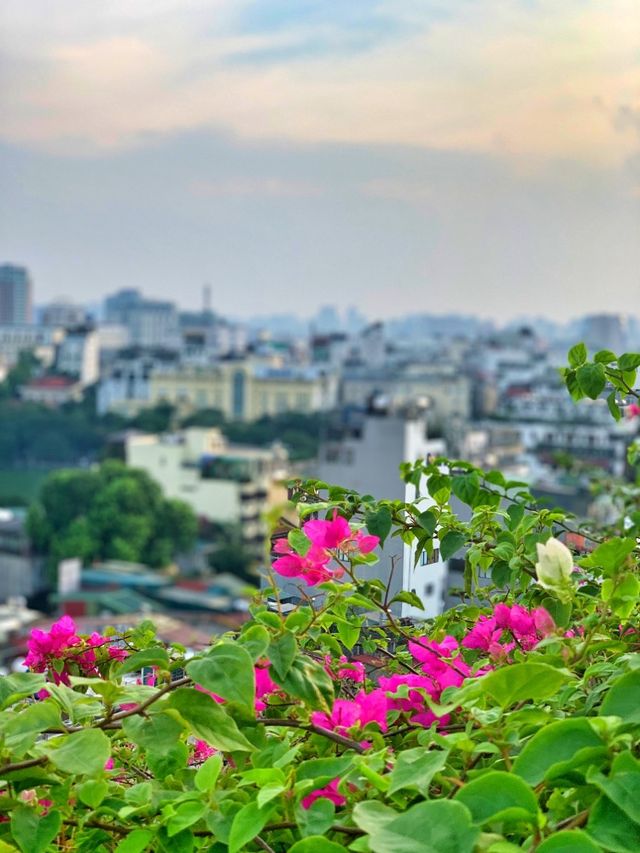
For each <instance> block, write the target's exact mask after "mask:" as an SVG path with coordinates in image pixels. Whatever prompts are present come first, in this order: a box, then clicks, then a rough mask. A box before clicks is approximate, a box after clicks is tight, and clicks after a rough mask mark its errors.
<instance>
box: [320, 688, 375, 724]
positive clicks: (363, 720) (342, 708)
mask: <svg viewBox="0 0 640 853" xmlns="http://www.w3.org/2000/svg"><path fill="white" fill-rule="evenodd" d="M388 707H389V702H388V699H387V697H386V695H385V692H384V690H379V689H378V690H372V691H371V693H365V691H364V690H361V691H360V693H358V695H357V696H356V697H355V698H354V699H336V701H335V702H334V703H333V708H332V709H331V713H330V714H325V713H324V712H323V711H314V712H313V713H312V714H311V722H312V723H313V725H314V726H317V727H318V728H321V729H328V730H329V731H333V732H338V734H344V733H345V732H346V731H347V729H351V728H353V727H354V726H359V727H360V728H364V726H366V725H367V723H377V724H378V725H379V726H380V729H381V730H382V731H383V732H385V731H386V730H387V710H388Z"/></svg>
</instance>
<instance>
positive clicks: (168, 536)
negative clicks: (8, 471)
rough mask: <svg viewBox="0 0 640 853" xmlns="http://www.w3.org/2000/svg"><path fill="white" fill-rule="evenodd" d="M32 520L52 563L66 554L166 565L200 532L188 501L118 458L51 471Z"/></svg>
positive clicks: (30, 525)
mask: <svg viewBox="0 0 640 853" xmlns="http://www.w3.org/2000/svg"><path fill="white" fill-rule="evenodd" d="M27 523H28V530H29V534H30V536H31V537H32V539H33V542H34V545H35V547H36V550H37V551H39V552H40V553H42V554H46V555H47V556H48V557H49V560H50V565H51V568H52V569H53V567H55V566H56V565H57V564H58V562H59V561H60V560H61V559H64V558H65V557H79V558H80V559H82V560H85V561H92V560H109V559H113V560H129V561H131V562H140V563H147V564H148V565H150V566H165V565H167V564H168V563H170V562H171V560H172V558H173V557H174V556H175V554H176V553H178V552H182V551H187V550H189V548H190V547H191V546H192V545H193V542H194V541H195V537H196V533H197V519H196V517H195V515H194V513H193V511H192V510H191V508H190V507H189V506H188V505H187V504H185V503H184V502H183V501H179V500H173V499H166V498H164V497H163V496H162V492H161V489H160V487H159V486H158V484H157V483H156V482H155V481H154V480H153V479H152V478H151V477H149V475H148V474H146V473H145V472H144V471H140V470H137V469H135V468H127V467H126V466H125V465H123V464H122V463H120V462H116V461H114V460H110V461H108V462H104V463H103V464H102V466H101V467H100V468H99V469H98V470H91V471H65V470H60V471H55V472H54V473H52V474H50V475H49V477H48V478H47V479H46V480H45V482H44V484H43V486H42V488H41V491H40V499H39V501H38V502H37V503H36V504H34V505H33V506H32V507H31V509H30V511H29V516H28V522H27Z"/></svg>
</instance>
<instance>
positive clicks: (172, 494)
mask: <svg viewBox="0 0 640 853" xmlns="http://www.w3.org/2000/svg"><path fill="white" fill-rule="evenodd" d="M125 459H126V462H127V464H128V465H131V466H132V467H134V468H141V469H143V470H144V471H146V472H147V473H148V474H149V475H150V476H152V477H153V478H154V480H156V481H157V482H158V483H159V484H160V486H161V487H162V490H163V492H164V494H165V495H166V496H167V497H169V498H180V499H181V500H183V501H185V502H186V503H188V504H189V505H190V506H191V507H192V508H193V510H194V511H195V512H196V513H197V515H198V516H200V517H202V518H204V519H207V520H209V521H213V522H216V523H219V524H229V525H240V527H241V528H242V535H243V540H244V543H245V545H246V547H247V548H249V549H250V550H253V551H254V553H256V554H257V555H260V554H261V553H262V550H263V548H264V542H265V536H266V532H267V530H266V526H265V524H264V521H263V515H264V513H265V512H266V511H267V510H268V509H269V508H270V507H274V506H277V505H279V504H281V503H284V502H285V501H286V499H287V492H286V489H285V488H284V486H283V485H282V482H283V481H284V480H285V479H286V478H287V476H288V471H287V465H288V457H287V453H286V451H285V450H284V448H283V447H282V446H279V445H278V446H274V447H271V448H262V447H251V446H244V445H242V446H241V445H231V444H229V442H228V441H227V439H226V438H225V436H224V435H223V434H222V433H221V432H220V430H218V429H203V428H200V427H190V428H188V429H185V430H182V431H180V432H177V433H171V434H166V435H141V434H138V435H128V436H126V439H125Z"/></svg>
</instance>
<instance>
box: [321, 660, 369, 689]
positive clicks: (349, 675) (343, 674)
mask: <svg viewBox="0 0 640 853" xmlns="http://www.w3.org/2000/svg"><path fill="white" fill-rule="evenodd" d="M340 664H343V665H342V666H340ZM335 665H336V666H338V672H337V675H336V673H335V672H334V670H333V668H332V667H333V666H334V661H333V659H332V658H331V655H325V658H324V668H325V671H326V673H327V675H329V676H331V678H333V679H334V680H335V679H336V678H339V679H347V680H348V681H355V683H356V684H364V680H365V670H364V664H362V663H360V661H358V660H354V661H350V660H348V659H347V656H346V655H341V656H340V659H339V661H338V662H337V664H335Z"/></svg>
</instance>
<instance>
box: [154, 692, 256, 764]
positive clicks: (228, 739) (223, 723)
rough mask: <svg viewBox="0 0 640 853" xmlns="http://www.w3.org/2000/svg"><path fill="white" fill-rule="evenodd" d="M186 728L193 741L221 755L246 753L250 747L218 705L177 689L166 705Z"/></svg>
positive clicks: (199, 695) (205, 698) (198, 693)
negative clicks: (211, 748)
mask: <svg viewBox="0 0 640 853" xmlns="http://www.w3.org/2000/svg"><path fill="white" fill-rule="evenodd" d="M167 707H169V708H174V709H175V710H176V711H177V712H178V713H179V714H180V716H181V717H182V719H183V720H184V721H185V722H186V723H187V724H188V726H189V727H190V729H191V731H192V732H193V733H194V734H195V735H196V737H199V738H202V740H205V741H206V742H207V743H208V744H209V746H212V747H214V748H215V749H220V750H222V751H223V752H235V751H238V752H250V751H253V749H254V747H253V746H252V744H250V743H249V741H248V740H247V739H246V737H245V736H244V735H243V734H242V732H241V731H240V730H239V729H238V727H237V725H236V724H235V722H234V720H232V719H231V717H230V716H229V715H228V714H227V713H226V711H225V710H224V709H223V708H222V706H221V705H218V703H217V702H214V700H213V699H212V698H211V697H210V696H207V695H206V693H201V692H200V691H199V690H195V689H193V688H190V687H180V688H179V689H178V690H176V691H174V692H173V693H172V694H171V696H170V697H169V699H168V701H167Z"/></svg>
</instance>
